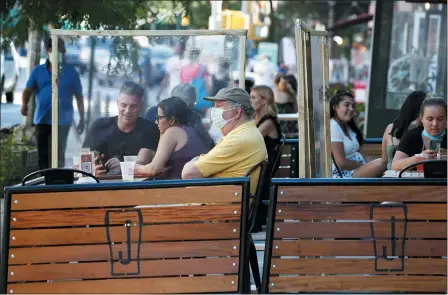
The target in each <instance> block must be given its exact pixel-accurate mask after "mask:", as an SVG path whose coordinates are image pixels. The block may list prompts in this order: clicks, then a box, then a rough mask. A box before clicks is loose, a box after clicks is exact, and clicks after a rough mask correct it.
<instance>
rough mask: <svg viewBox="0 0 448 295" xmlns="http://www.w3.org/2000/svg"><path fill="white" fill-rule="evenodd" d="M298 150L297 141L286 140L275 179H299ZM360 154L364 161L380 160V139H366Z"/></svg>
mask: <svg viewBox="0 0 448 295" xmlns="http://www.w3.org/2000/svg"><path fill="white" fill-rule="evenodd" d="M298 148H299V140H298V139H286V142H285V145H284V146H283V149H282V152H281V157H280V166H279V168H278V170H277V172H276V173H275V177H276V178H297V177H299V165H298V153H299V152H298ZM362 152H363V154H364V156H365V160H366V161H372V160H374V159H377V158H381V138H367V139H366V140H365V142H364V144H363V146H362Z"/></svg>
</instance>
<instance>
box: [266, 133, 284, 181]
mask: <svg viewBox="0 0 448 295" xmlns="http://www.w3.org/2000/svg"><path fill="white" fill-rule="evenodd" d="M285 142H286V138H285V137H284V136H282V139H281V140H280V143H279V144H278V145H277V147H276V150H277V155H276V157H275V162H274V165H272V171H270V172H269V181H270V180H271V178H272V177H274V174H275V172H277V170H278V167H279V166H280V159H281V157H282V150H283V147H284V146H285Z"/></svg>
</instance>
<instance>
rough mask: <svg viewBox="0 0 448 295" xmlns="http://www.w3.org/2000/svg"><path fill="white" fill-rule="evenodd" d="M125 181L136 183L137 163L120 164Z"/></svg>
mask: <svg viewBox="0 0 448 295" xmlns="http://www.w3.org/2000/svg"><path fill="white" fill-rule="evenodd" d="M120 168H121V176H122V177H123V181H134V168H135V162H120Z"/></svg>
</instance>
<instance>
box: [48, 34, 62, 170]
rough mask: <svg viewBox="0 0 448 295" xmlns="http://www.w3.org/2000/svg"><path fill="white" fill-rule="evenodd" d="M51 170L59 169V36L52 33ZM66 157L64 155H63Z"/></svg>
mask: <svg viewBox="0 0 448 295" xmlns="http://www.w3.org/2000/svg"><path fill="white" fill-rule="evenodd" d="M51 48H52V49H51V168H58V163H59V161H58V156H59V155H58V146H59V141H58V127H59V126H58V123H59V120H58V119H59V118H58V117H59V116H58V115H59V114H58V72H59V63H58V52H59V47H58V35H56V34H53V32H52V33H51ZM62 156H64V155H62Z"/></svg>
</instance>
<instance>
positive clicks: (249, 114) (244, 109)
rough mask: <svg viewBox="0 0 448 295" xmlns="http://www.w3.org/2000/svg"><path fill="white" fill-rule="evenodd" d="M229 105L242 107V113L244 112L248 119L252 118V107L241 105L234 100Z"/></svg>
mask: <svg viewBox="0 0 448 295" xmlns="http://www.w3.org/2000/svg"><path fill="white" fill-rule="evenodd" d="M231 106H232V108H234V107H240V108H242V109H243V111H244V113H245V114H246V116H247V117H248V118H249V119H253V117H254V109H253V108H248V107H246V106H243V105H241V104H239V103H237V102H234V101H232V102H231Z"/></svg>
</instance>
